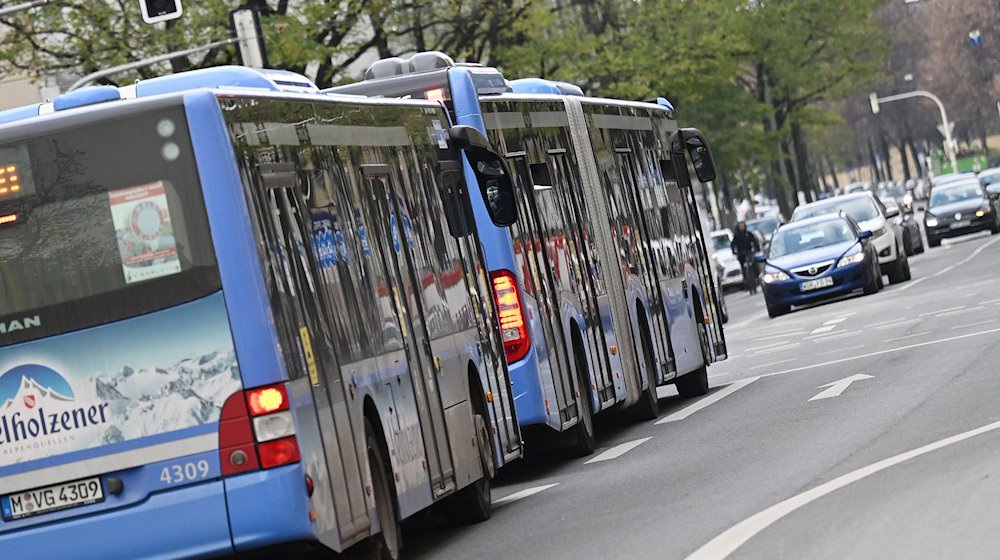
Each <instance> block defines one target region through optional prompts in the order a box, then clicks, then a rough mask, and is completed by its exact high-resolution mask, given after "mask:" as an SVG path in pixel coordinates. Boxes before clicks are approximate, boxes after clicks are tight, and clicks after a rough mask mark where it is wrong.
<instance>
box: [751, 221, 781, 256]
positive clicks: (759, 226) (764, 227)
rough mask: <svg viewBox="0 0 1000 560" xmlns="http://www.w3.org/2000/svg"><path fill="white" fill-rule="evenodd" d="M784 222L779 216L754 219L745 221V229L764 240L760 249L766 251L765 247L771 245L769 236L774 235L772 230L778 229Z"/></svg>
mask: <svg viewBox="0 0 1000 560" xmlns="http://www.w3.org/2000/svg"><path fill="white" fill-rule="evenodd" d="M784 222H785V219H784V218H783V217H782V216H781V215H777V216H768V217H766V218H756V219H754V220H747V229H748V230H750V231H752V232H754V233H756V234H757V235H758V236H760V238H761V239H763V240H764V243H763V244H762V245H761V247H762V248H764V249H765V250H766V249H767V246H768V245H769V244H770V243H771V236H772V235H774V230H776V229H778V226H780V225H781V224H783V223H784Z"/></svg>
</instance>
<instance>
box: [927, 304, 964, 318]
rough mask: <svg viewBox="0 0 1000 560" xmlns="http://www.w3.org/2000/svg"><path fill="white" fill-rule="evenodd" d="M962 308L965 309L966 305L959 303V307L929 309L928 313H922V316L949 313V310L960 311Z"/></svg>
mask: <svg viewBox="0 0 1000 560" xmlns="http://www.w3.org/2000/svg"><path fill="white" fill-rule="evenodd" d="M960 309H965V306H964V305H959V306H957V307H949V308H947V309H938V310H937V311H928V312H927V313H921V314H920V315H919V316H920V317H927V316H929V315H937V314H938V313H947V312H949V311H958V310H960Z"/></svg>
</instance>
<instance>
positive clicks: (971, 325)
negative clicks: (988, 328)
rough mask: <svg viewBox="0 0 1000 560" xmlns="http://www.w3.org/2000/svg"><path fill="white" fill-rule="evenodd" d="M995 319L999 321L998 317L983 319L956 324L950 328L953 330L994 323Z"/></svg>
mask: <svg viewBox="0 0 1000 560" xmlns="http://www.w3.org/2000/svg"><path fill="white" fill-rule="evenodd" d="M997 321H1000V319H987V320H985V321H977V322H975V323H968V324H965V325H958V326H955V327H952V328H951V330H955V329H967V328H969V327H978V326H979V325H988V324H990V323H996V322H997Z"/></svg>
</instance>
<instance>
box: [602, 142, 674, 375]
mask: <svg viewBox="0 0 1000 560" xmlns="http://www.w3.org/2000/svg"><path fill="white" fill-rule="evenodd" d="M615 161H616V163H617V164H618V170H619V172H620V173H621V174H622V185H623V188H624V190H625V191H626V193H627V194H625V199H626V201H627V203H628V204H629V206H630V207H631V209H632V210H631V212H632V214H633V216H634V221H633V227H634V228H635V230H637V231H633V232H632V236H633V242H634V243H635V245H636V247H637V249H638V252H639V258H638V261H640V262H638V263H637V268H638V270H639V271H640V276H642V278H643V286H644V287H645V288H646V296H647V297H648V298H649V317H648V319H649V322H650V324H651V327H652V329H653V330H652V332H651V333H649V334H650V338H652V340H653V343H654V344H655V345H656V346H657V347H659V348H661V352H660V353H661V355H660V356H652V357H651V359H653V360H654V361H655V363H656V365H657V367H658V368H659V369H660V370H661V375H663V376H666V375H667V372H668V371H669V370H670V368H671V363H670V360H671V359H672V357H673V352H672V349H671V348H670V337H669V334H668V332H669V330H668V328H669V327H668V325H667V323H666V313H665V312H664V310H665V307H664V302H663V293H662V292H661V290H660V282H659V270H658V267H657V262H656V251H655V250H654V249H653V247H652V245H651V242H652V241H653V240H654V239H658V238H659V236H658V235H655V234H654V232H653V230H652V229H651V226H650V224H649V223H648V221H647V220H646V211H645V210H646V209H647V208H650V207H652V206H653V204H654V203H653V201H652V200H651V198H652V197H651V196H650V195H651V192H652V188H653V185H652V182H651V178H649V177H642V176H641V175H640V174H638V173H637V169H636V167H635V165H636V161H635V157H634V154H633V153H632V150H631V148H616V149H615ZM643 183H645V184H643ZM644 198H648V199H650V200H644Z"/></svg>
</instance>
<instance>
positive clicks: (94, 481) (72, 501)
mask: <svg viewBox="0 0 1000 560" xmlns="http://www.w3.org/2000/svg"><path fill="white" fill-rule="evenodd" d="M103 501H104V488H103V487H102V486H101V479H100V478H98V477H96V476H95V477H93V478H85V479H83V480H77V481H75V482H64V483H62V484H54V485H52V486H46V487H44V488H36V489H34V490H25V491H23V492H18V493H16V494H9V495H7V496H0V510H2V511H3V519H4V521H13V520H15V519H21V518H24V517H31V516H32V515H42V514H44V513H52V512H53V511H59V510H62V509H69V508H74V507H80V506H86V505H90V504H96V503H98V502H103Z"/></svg>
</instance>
